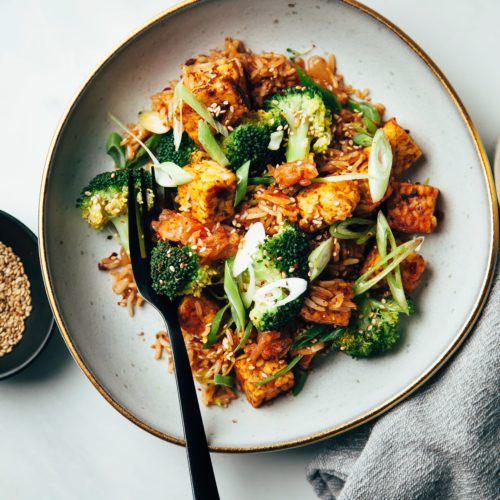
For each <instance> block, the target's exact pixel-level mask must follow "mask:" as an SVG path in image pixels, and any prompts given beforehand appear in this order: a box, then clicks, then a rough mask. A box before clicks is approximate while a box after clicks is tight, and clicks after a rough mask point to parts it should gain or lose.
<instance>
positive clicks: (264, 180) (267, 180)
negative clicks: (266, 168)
mask: <svg viewBox="0 0 500 500" xmlns="http://www.w3.org/2000/svg"><path fill="white" fill-rule="evenodd" d="M274 182H275V181H274V177H271V176H270V175H266V176H263V177H249V178H248V184H251V185H254V184H274Z"/></svg>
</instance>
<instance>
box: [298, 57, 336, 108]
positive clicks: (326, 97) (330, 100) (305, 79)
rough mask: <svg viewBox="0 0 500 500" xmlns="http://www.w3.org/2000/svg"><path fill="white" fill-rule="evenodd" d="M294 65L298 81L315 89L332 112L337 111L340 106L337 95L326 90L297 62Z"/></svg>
mask: <svg viewBox="0 0 500 500" xmlns="http://www.w3.org/2000/svg"><path fill="white" fill-rule="evenodd" d="M294 66H295V70H296V71H297V76H298V77H299V80H300V83H301V84H302V85H303V86H304V87H308V88H311V89H314V90H317V91H318V92H319V93H320V94H321V98H322V99H323V101H324V103H325V104H326V106H327V107H329V108H331V109H332V110H333V112H334V113H339V112H340V110H341V109H342V106H341V105H340V103H339V100H338V99H337V96H336V95H335V94H334V93H333V92H332V91H331V90H328V89H326V88H325V87H323V86H322V85H320V84H319V83H316V82H315V81H314V80H313V79H312V78H311V77H310V76H309V75H308V74H307V73H306V72H305V71H304V70H303V69H302V68H301V67H300V66H299V65H298V64H294Z"/></svg>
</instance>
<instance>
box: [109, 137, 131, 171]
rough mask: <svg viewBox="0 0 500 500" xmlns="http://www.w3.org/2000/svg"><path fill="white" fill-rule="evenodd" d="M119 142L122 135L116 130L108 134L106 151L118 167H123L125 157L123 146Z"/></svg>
mask: <svg viewBox="0 0 500 500" xmlns="http://www.w3.org/2000/svg"><path fill="white" fill-rule="evenodd" d="M121 142H122V136H121V135H120V134H118V133H117V132H112V133H111V134H109V137H108V140H107V142H106V153H108V155H109V156H111V158H113V161H114V162H115V165H116V166H117V167H118V168H125V165H126V163H127V158H126V156H125V148H124V147H123V146H122V145H121Z"/></svg>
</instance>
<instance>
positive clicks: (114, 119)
mask: <svg viewBox="0 0 500 500" xmlns="http://www.w3.org/2000/svg"><path fill="white" fill-rule="evenodd" d="M108 115H109V117H110V119H111V120H113V121H114V122H115V123H116V124H117V125H118V126H119V127H120V128H121V129H122V130H123V131H124V132H127V134H130V135H131V136H132V137H133V138H134V139H135V140H136V141H137V142H138V143H139V144H140V145H141V146H142V148H143V149H144V151H146V153H147V154H148V156H149V157H150V158H151V161H152V162H153V163H154V164H155V166H156V165H157V164H159V163H160V162H159V161H158V160H157V159H156V156H155V155H154V154H153V153H152V152H151V150H150V149H149V148H148V147H147V146H146V144H144V142H142V141H141V140H140V139H139V137H137V136H136V135H135V134H134V133H133V132H132V131H131V130H130V129H129V128H128V127H126V126H125V125H124V124H123V123H122V122H121V121H120V120H119V119H118V118H117V117H116V116H114V115H112V114H111V113H108Z"/></svg>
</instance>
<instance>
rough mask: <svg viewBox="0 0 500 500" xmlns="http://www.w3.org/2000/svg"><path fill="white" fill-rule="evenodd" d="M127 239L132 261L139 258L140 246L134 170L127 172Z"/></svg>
mask: <svg viewBox="0 0 500 500" xmlns="http://www.w3.org/2000/svg"><path fill="white" fill-rule="evenodd" d="M127 204H128V240H129V248H130V259H131V260H132V261H134V260H138V259H140V258H141V248H140V245H139V230H138V228H137V208H136V192H135V181H134V171H133V169H130V170H129V173H128V201H127Z"/></svg>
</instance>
